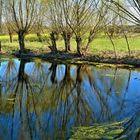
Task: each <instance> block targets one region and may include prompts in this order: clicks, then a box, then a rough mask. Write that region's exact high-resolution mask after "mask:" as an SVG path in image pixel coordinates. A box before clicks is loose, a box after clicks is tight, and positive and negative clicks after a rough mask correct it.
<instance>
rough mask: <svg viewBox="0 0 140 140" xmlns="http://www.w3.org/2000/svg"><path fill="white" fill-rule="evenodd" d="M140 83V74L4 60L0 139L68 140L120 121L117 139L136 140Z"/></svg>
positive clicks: (0, 77)
mask: <svg viewBox="0 0 140 140" xmlns="http://www.w3.org/2000/svg"><path fill="white" fill-rule="evenodd" d="M139 78H140V72H139V71H138V69H136V70H129V69H118V68H107V67H104V68H99V67H95V66H91V65H83V64H79V65H71V64H57V63H49V62H43V61H41V60H40V59H35V60H34V61H27V60H24V59H22V60H18V59H10V58H9V59H2V60H1V65H0V130H1V131H0V139H5V140H7V139H9V140H16V139H29V140H30V139H33V140H38V139H40V140H49V139H51V140H52V139H54V140H55V139H57V140H62V139H69V138H70V137H71V135H72V128H73V127H80V126H85V127H88V126H93V125H95V124H99V125H102V124H111V123H114V122H120V121H122V120H128V121H127V122H126V123H125V124H123V126H124V131H123V132H121V133H120V134H118V135H117V136H115V137H116V138H118V137H119V136H121V135H124V134H127V135H128V136H129V139H133V138H134V137H136V138H137V139H138V137H139V133H140V131H139V129H138V128H139V126H140V117H139V107H140V103H139V100H140V93H139V91H140V87H139V84H140V79H139ZM132 130H136V131H135V132H137V133H135V134H134V133H133V135H130V132H131V134H132ZM133 132H134V131H133ZM127 139H128V138H127ZM134 139H135V138H134Z"/></svg>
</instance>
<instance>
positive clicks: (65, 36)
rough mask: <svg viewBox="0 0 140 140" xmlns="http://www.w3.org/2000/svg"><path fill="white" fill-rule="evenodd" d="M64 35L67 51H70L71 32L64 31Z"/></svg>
mask: <svg viewBox="0 0 140 140" xmlns="http://www.w3.org/2000/svg"><path fill="white" fill-rule="evenodd" d="M62 37H63V39H64V43H65V52H68V51H70V40H71V33H67V32H65V31H64V32H63V34H62Z"/></svg>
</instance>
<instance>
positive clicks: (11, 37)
mask: <svg viewBox="0 0 140 140" xmlns="http://www.w3.org/2000/svg"><path fill="white" fill-rule="evenodd" d="M9 41H10V43H12V42H13V36H12V33H9Z"/></svg>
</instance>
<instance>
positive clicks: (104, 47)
mask: <svg viewBox="0 0 140 140" xmlns="http://www.w3.org/2000/svg"><path fill="white" fill-rule="evenodd" d="M42 40H43V41H42V42H39V40H38V37H37V35H36V34H29V35H27V36H26V38H25V45H26V48H27V49H30V50H31V51H33V52H36V53H42V52H44V53H45V52H49V51H50V49H49V47H48V41H47V40H49V35H42ZM0 41H1V42H2V50H3V52H4V53H12V52H15V51H18V50H19V43H18V38H17V35H14V36H13V42H12V43H10V41H9V36H7V35H5V36H0ZM112 41H113V43H114V44H115V48H116V51H117V53H119V52H126V53H127V52H128V46H127V43H126V40H125V38H123V37H121V38H119V37H115V38H114V39H112ZM128 41H129V46H130V50H131V51H139V50H140V46H139V44H140V35H139V34H135V36H134V35H133V36H130V35H129V37H128ZM86 42H87V40H86V39H85V40H84V41H83V46H84V45H85V44H86ZM57 46H58V49H59V50H61V51H64V50H65V44H64V41H63V39H62V38H61V37H60V38H59V39H58V41H57ZM71 51H72V52H76V42H75V39H74V38H73V39H72V40H71ZM101 51H114V48H113V46H112V43H111V41H110V39H109V38H108V36H104V35H102V36H99V37H97V38H95V40H94V41H93V42H92V43H91V45H90V47H89V51H88V53H90V54H93V53H99V52H101Z"/></svg>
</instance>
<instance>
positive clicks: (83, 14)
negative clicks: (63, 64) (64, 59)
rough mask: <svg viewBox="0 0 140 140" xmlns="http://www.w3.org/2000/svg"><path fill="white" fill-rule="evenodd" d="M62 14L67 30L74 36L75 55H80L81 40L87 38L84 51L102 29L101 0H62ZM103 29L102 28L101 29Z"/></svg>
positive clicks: (102, 6)
mask: <svg viewBox="0 0 140 140" xmlns="http://www.w3.org/2000/svg"><path fill="white" fill-rule="evenodd" d="M62 5H63V8H62V9H63V14H64V17H65V21H66V23H67V25H68V26H69V28H70V29H71V30H72V32H73V34H74V35H75V41H76V44H77V47H76V48H77V53H78V54H79V55H81V49H82V41H83V38H85V37H87V36H88V37H87V40H88V42H87V45H86V47H85V48H86V50H87V49H88V47H89V45H90V43H91V42H92V41H93V40H94V37H95V35H96V34H97V33H98V31H99V30H100V29H101V28H102V23H103V22H102V21H103V19H104V16H105V15H104V14H102V10H103V9H105V7H104V5H103V4H102V0H95V1H92V0H75V1H73V0H62ZM102 29H103V28H102Z"/></svg>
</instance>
